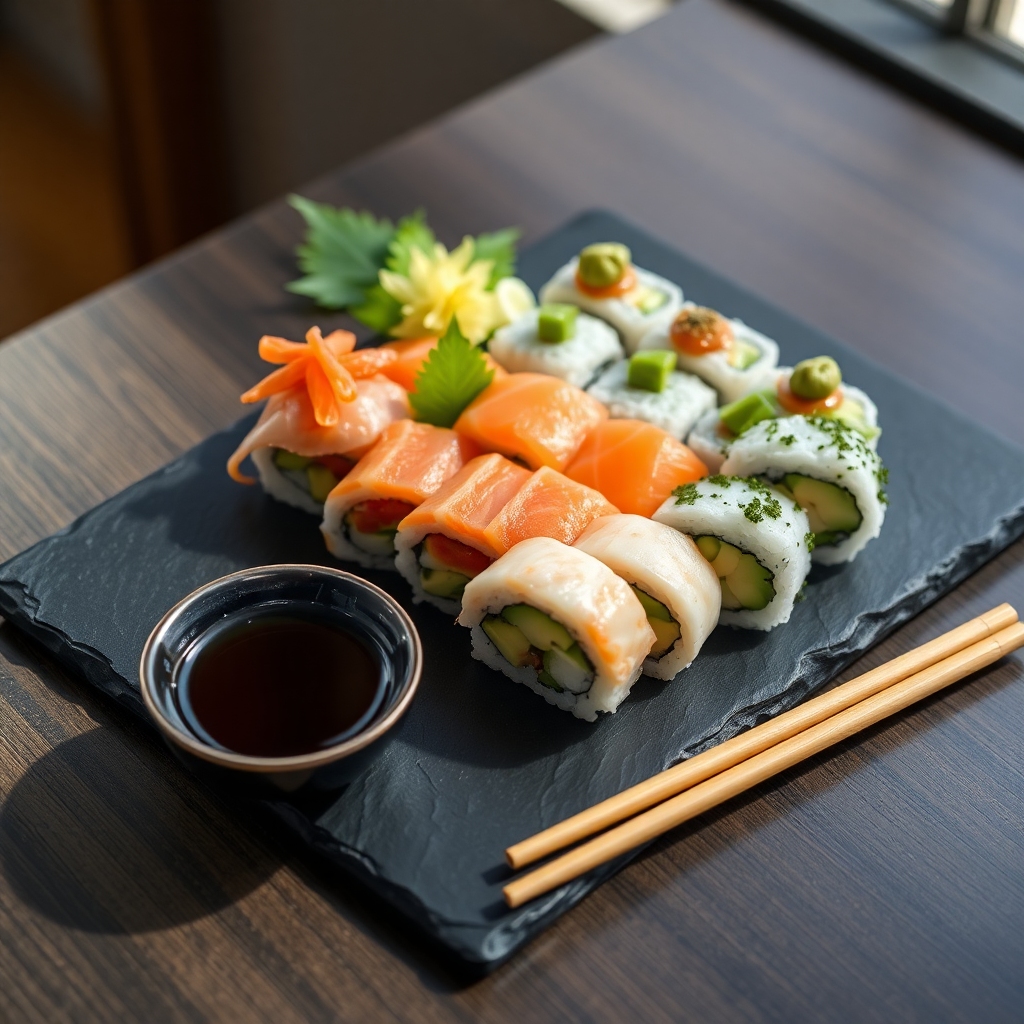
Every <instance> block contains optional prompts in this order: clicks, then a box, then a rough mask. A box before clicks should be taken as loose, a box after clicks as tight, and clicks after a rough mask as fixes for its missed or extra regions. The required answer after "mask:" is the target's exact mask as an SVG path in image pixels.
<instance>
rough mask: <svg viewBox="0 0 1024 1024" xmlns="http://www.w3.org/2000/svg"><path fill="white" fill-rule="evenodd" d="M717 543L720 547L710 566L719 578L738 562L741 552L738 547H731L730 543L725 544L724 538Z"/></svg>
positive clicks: (728, 572)
mask: <svg viewBox="0 0 1024 1024" xmlns="http://www.w3.org/2000/svg"><path fill="white" fill-rule="evenodd" d="M719 543H720V544H721V547H720V548H719V549H718V554H717V555H716V556H715V560H714V561H713V562H712V563H711V568H712V569H714V570H715V572H716V573H718V577H719V579H724V578H725V577H726V576H728V575H729V574H730V573H731V572H732V571H733V569H735V568H736V566H737V565H739V564H740V556H741V555H742V554H743V552H742V551H740V549H739V548H737V547H733V545H732V544H726V543H725V541H724V540H723V541H719Z"/></svg>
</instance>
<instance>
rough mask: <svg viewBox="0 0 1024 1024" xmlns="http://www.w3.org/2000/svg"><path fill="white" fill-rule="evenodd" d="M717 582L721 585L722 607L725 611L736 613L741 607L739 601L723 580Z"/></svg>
mask: <svg viewBox="0 0 1024 1024" xmlns="http://www.w3.org/2000/svg"><path fill="white" fill-rule="evenodd" d="M718 582H719V583H720V584H721V585H722V607H723V608H724V609H725V610H726V611H730V612H738V611H739V610H740V609H741V608H742V607H743V605H742V604H740V599H739V598H738V597H737V596H736V595H735V594H734V593H733V592H732V590H731V589H730V587H729V584H728V583H727V582H726V581H725V580H723V579H719V581H718Z"/></svg>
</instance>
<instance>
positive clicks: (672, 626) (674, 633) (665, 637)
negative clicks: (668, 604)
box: [647, 618, 681, 658]
mask: <svg viewBox="0 0 1024 1024" xmlns="http://www.w3.org/2000/svg"><path fill="white" fill-rule="evenodd" d="M647 621H648V623H650V626H651V629H653V630H654V635H655V637H657V639H656V640H655V641H654V646H653V647H652V648H651V650H650V655H651V657H652V658H660V657H661V656H662V655H663V654H666V653H667V652H668V651H670V650H672V648H673V647H675V645H676V641H677V640H678V639H679V637H680V635H681V634H680V630H679V623H678V622H676V621H675V619H673V620H672V621H671V622H663V621H662V620H661V619H652V618H648V619H647Z"/></svg>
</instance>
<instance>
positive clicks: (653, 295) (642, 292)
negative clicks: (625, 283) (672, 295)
mask: <svg viewBox="0 0 1024 1024" xmlns="http://www.w3.org/2000/svg"><path fill="white" fill-rule="evenodd" d="M627 301H628V302H629V303H630V305H632V306H633V307H634V308H635V309H638V310H639V311H640V312H641V313H643V315H644V316H650V315H651V314H652V313H657V312H658V310H659V309H661V307H662V306H664V305H665V303H666V302H668V292H663V291H662V290H661V289H660V288H652V287H651V286H650V285H646V284H641V285H637V287H636V288H634V289H633V291H632V292H630V293H629V297H628V299H627Z"/></svg>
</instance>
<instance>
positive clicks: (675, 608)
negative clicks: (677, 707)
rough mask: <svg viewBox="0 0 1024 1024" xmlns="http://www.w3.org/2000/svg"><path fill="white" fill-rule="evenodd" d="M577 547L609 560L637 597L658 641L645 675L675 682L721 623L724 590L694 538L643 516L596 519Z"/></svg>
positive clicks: (582, 534) (646, 663)
mask: <svg viewBox="0 0 1024 1024" xmlns="http://www.w3.org/2000/svg"><path fill="white" fill-rule="evenodd" d="M573 547H575V548H578V549H579V550H580V551H585V552H586V553H587V554H588V555H593V556H594V558H596V559H597V560H598V561H599V562H604V564H605V565H607V566H608V568H609V569H611V570H612V572H614V573H615V575H616V576H620V577H622V579H624V580H625V581H626V582H627V583H628V584H629V586H630V588H631V589H632V591H633V593H634V594H636V596H637V598H638V599H639V601H640V604H641V605H642V606H643V609H644V612H645V613H646V615H647V622H648V624H649V625H650V627H651V629H652V630H654V635H655V636H656V637H657V639H656V640H655V642H654V646H653V647H652V648H651V650H650V652H649V653H648V655H647V658H646V660H645V661H644V668H643V671H644V674H645V675H649V676H653V677H654V678H655V679H673V678H675V676H677V675H678V674H679V673H680V672H682V671H683V669H685V668H688V667H689V666H690V664H691V663H692V662H693V659H694V658H696V657H697V655H698V653H699V652H700V649H701V647H702V646H703V644H704V641H705V640H707V638H708V637H709V636H710V635H711V631H712V630H713V629H714V628H715V626H716V625H717V624H718V615H719V612H720V611H721V604H722V588H721V586H720V585H719V582H718V576H717V574H716V573H715V572H714V570H713V569H712V568H711V566H710V565H709V563H708V561H707V560H706V559H705V558H704V556H703V555H702V554H701V553H700V551H698V550H697V546H696V544H694V542H693V540H691V538H689V537H687V536H685V535H684V534H682V533H679V532H678V531H677V530H673V529H672V527H670V526H665V525H664V524H663V523H656V522H654V521H653V520H651V519H645V518H643V516H629V515H620V516H605V517H603V518H601V519H595V520H594V521H593V522H592V523H591V524H590V525H589V526H588V527H587V528H586V529H585V530H584V531H583V533H581V534H580V536H579V538H578V539H577V540H576V543H575V544H574V545H573Z"/></svg>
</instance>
